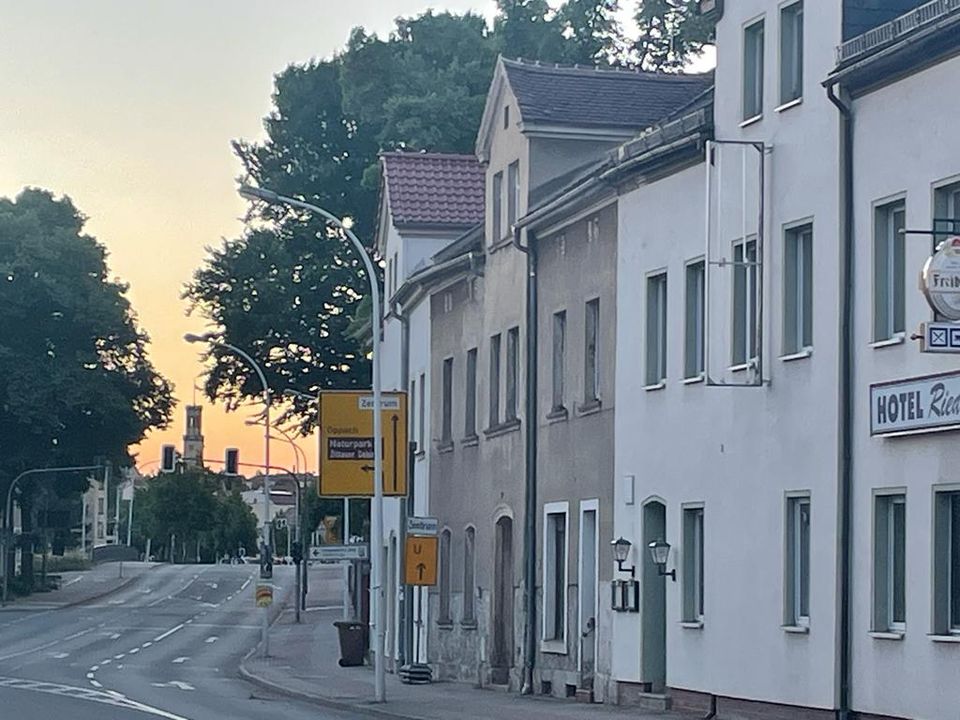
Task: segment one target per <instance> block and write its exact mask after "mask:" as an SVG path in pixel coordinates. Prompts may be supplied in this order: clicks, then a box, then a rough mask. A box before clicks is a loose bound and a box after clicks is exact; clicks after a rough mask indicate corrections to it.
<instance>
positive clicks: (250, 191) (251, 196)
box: [237, 184, 282, 205]
mask: <svg viewBox="0 0 960 720" xmlns="http://www.w3.org/2000/svg"><path fill="white" fill-rule="evenodd" d="M237 192H239V193H240V197H242V198H244V199H246V200H262V201H263V202H265V203H268V204H270V205H279V204H280V203H281V202H282V201H281V200H280V195H278V194H277V193H275V192H274V191H273V190H265V189H264V188H258V187H254V186H253V185H247V184H243V185H241V186H240V187H239V188H238V189H237Z"/></svg>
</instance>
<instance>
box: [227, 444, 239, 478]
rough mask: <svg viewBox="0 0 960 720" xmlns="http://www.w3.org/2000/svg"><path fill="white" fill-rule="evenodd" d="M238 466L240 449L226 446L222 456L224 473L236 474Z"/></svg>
mask: <svg viewBox="0 0 960 720" xmlns="http://www.w3.org/2000/svg"><path fill="white" fill-rule="evenodd" d="M239 467H240V451H239V450H238V449H237V448H227V450H226V452H225V453H224V458H223V472H224V474H225V475H236V474H237V472H238V470H239Z"/></svg>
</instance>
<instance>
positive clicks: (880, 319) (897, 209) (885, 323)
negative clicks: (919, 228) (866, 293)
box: [873, 200, 906, 341]
mask: <svg viewBox="0 0 960 720" xmlns="http://www.w3.org/2000/svg"><path fill="white" fill-rule="evenodd" d="M905 217H906V205H905V204H904V202H903V201H902V200H898V201H896V202H893V203H888V204H886V205H880V206H879V207H877V208H876V210H875V211H874V227H873V233H874V238H873V339H874V340H877V341H878V340H889V339H891V338H893V337H894V336H895V335H897V334H898V333H902V332H903V331H904V327H905V322H904V314H905V313H904V303H905V299H904V298H905V296H904V279H905V276H906V269H905V265H904V256H903V252H904V246H903V235H902V234H900V231H901V230H903V228H904V222H905Z"/></svg>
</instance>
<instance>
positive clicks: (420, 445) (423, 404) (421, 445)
mask: <svg viewBox="0 0 960 720" xmlns="http://www.w3.org/2000/svg"><path fill="white" fill-rule="evenodd" d="M418 424H419V428H418V435H417V451H418V452H422V453H423V452H426V451H427V376H426V375H425V374H424V373H420V422H419V423H418Z"/></svg>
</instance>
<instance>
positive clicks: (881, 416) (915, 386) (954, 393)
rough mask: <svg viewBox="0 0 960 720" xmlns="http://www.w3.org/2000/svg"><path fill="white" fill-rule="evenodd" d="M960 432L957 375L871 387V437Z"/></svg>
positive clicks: (932, 376) (959, 393) (900, 381)
mask: <svg viewBox="0 0 960 720" xmlns="http://www.w3.org/2000/svg"><path fill="white" fill-rule="evenodd" d="M956 429H960V372H952V373H943V374H941V375H927V376H925V377H918V378H909V379H907V380H895V381H893V382H885V383H877V384H875V385H871V386H870V434H871V435H879V436H884V435H907V434H913V433H922V432H939V431H941V430H956Z"/></svg>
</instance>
